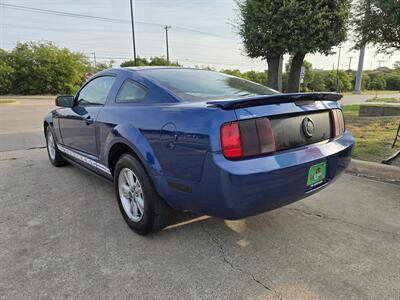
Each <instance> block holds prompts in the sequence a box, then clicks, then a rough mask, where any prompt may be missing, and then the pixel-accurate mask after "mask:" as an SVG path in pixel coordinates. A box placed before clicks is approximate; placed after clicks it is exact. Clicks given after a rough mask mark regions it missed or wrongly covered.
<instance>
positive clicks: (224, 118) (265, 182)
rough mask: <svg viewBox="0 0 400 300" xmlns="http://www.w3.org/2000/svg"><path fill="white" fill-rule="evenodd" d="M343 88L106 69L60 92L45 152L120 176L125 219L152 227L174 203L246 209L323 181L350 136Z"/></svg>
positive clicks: (246, 212) (234, 213)
mask: <svg viewBox="0 0 400 300" xmlns="http://www.w3.org/2000/svg"><path fill="white" fill-rule="evenodd" d="M340 98H341V96H340V95H338V94H332V93H306V94H282V93H278V92H276V91H274V90H271V89H269V88H267V87H265V86H262V85H259V84H256V83H253V82H250V81H247V80H243V79H240V78H237V77H233V76H228V75H224V74H221V73H217V72H211V71H205V70H196V69H188V68H166V67H155V68H140V67H138V68H120V69H109V70H105V71H102V72H100V73H97V74H96V75H95V76H94V77H93V78H91V80H90V81H88V82H86V84H85V85H84V86H83V87H82V88H81V89H80V91H79V92H78V93H77V94H76V95H75V96H59V97H57V99H56V105H57V106H59V107H60V108H58V109H55V110H53V111H52V112H50V113H49V114H48V115H47V116H46V118H45V120H44V131H45V136H46V141H47V150H48V155H49V159H50V162H51V163H52V164H53V165H54V166H56V167H59V166H63V165H65V164H67V163H68V162H69V163H73V164H78V165H80V166H82V167H84V168H85V169H87V170H89V171H91V172H94V173H96V174H98V175H100V176H102V177H104V178H106V179H108V180H110V181H113V182H114V184H115V191H116V196H117V200H118V204H119V207H120V210H121V212H122V215H123V217H124V219H125V221H126V222H127V223H128V225H129V226H130V227H131V228H132V229H133V230H134V231H136V232H137V233H140V234H147V233H149V232H151V231H155V230H159V229H161V228H163V227H165V226H166V225H167V224H168V221H169V218H170V215H171V211H172V209H180V210H190V211H194V212H198V213H204V214H207V215H211V216H216V217H221V218H226V219H239V218H244V217H247V216H251V215H254V214H258V213H262V212H265V211H268V210H271V209H274V208H277V207H281V206H283V205H286V204H289V203H291V202H294V201H297V200H299V199H302V198H304V197H306V196H308V195H311V194H312V193H314V192H316V191H319V190H321V189H322V188H323V187H325V186H327V185H328V184H329V183H331V182H332V181H333V180H334V179H335V178H337V176H338V175H339V174H340V173H342V172H343V171H344V170H345V168H346V167H347V165H348V164H349V161H350V159H351V151H352V147H353V144H354V139H353V137H352V136H351V135H350V134H349V133H348V132H347V131H346V130H345V124H344V120H343V114H342V111H341V109H340V105H339V104H338V102H337V101H338V100H339V99H340Z"/></svg>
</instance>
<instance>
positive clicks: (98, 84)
mask: <svg viewBox="0 0 400 300" xmlns="http://www.w3.org/2000/svg"><path fill="white" fill-rule="evenodd" d="M114 80H115V77H113V76H102V77H99V78H95V79H93V80H92V81H91V82H89V83H88V84H87V85H86V86H85V87H84V88H83V89H82V90H81V91H80V92H79V97H78V104H79V105H81V106H88V105H104V103H106V99H107V96H108V93H109V92H110V90H111V87H112V85H113V83H114Z"/></svg>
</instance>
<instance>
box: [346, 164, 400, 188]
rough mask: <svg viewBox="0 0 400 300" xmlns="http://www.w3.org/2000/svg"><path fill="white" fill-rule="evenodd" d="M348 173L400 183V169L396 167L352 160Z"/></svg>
mask: <svg viewBox="0 0 400 300" xmlns="http://www.w3.org/2000/svg"><path fill="white" fill-rule="evenodd" d="M346 172H348V173H352V174H356V175H359V176H365V177H369V178H374V179H381V180H384V181H390V182H394V183H400V168H399V167H395V166H390V165H384V164H378V163H374V162H369V161H363V160H358V159H352V160H351V162H350V165H349V167H348V168H347V170H346Z"/></svg>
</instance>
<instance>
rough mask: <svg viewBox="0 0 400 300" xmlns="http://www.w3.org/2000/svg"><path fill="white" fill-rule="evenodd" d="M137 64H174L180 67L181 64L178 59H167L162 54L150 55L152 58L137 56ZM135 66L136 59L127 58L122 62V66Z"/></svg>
mask: <svg viewBox="0 0 400 300" xmlns="http://www.w3.org/2000/svg"><path fill="white" fill-rule="evenodd" d="M136 65H137V66H173V67H180V66H181V65H180V64H179V63H178V62H176V61H167V59H166V58H164V57H162V56H154V57H150V59H146V58H144V57H137V58H136ZM133 66H135V61H134V60H127V61H124V62H122V63H121V67H133Z"/></svg>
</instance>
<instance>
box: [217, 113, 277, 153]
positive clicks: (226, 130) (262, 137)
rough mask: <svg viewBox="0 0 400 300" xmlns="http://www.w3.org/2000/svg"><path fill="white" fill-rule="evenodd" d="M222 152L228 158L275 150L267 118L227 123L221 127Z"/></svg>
mask: <svg viewBox="0 0 400 300" xmlns="http://www.w3.org/2000/svg"><path fill="white" fill-rule="evenodd" d="M221 145H222V153H223V154H224V156H225V157H226V158H228V159H237V158H244V157H251V156H259V155H263V154H268V153H272V152H275V150H276V147H275V138H274V134H273V132H272V127H271V123H270V121H269V119H268V118H259V119H249V120H243V121H237V122H232V123H227V124H224V125H222V127H221Z"/></svg>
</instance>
